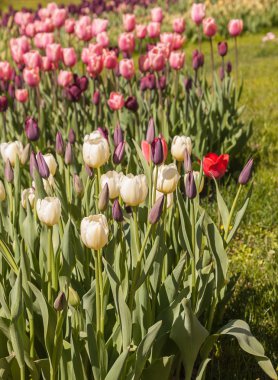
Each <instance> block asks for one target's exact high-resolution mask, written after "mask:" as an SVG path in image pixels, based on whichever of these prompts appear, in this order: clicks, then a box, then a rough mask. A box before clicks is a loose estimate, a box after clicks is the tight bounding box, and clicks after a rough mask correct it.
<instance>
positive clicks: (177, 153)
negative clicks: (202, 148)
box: [171, 136, 192, 161]
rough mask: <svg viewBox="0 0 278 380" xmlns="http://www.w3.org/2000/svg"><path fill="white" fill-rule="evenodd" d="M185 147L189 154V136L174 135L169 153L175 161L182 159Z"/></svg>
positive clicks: (190, 145) (190, 147)
mask: <svg viewBox="0 0 278 380" xmlns="http://www.w3.org/2000/svg"><path fill="white" fill-rule="evenodd" d="M185 149H187V151H188V153H189V154H190V155H191V152H192V142H191V138H190V137H187V136H175V137H174V139H173V141H172V146H171V154H172V156H173V157H174V159H175V160H177V161H183V160H184V153H185Z"/></svg>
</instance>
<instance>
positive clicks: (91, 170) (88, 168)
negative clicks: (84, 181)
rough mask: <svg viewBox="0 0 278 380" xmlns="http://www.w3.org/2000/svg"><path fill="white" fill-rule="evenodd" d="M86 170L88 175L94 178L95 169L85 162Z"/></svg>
mask: <svg viewBox="0 0 278 380" xmlns="http://www.w3.org/2000/svg"><path fill="white" fill-rule="evenodd" d="M85 170H86V173H87V176H88V177H89V178H93V176H94V171H93V169H91V168H90V166H88V165H87V164H85Z"/></svg>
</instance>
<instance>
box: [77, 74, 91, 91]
mask: <svg viewBox="0 0 278 380" xmlns="http://www.w3.org/2000/svg"><path fill="white" fill-rule="evenodd" d="M75 84H76V85H77V86H78V87H79V88H80V90H81V91H82V92H84V91H86V90H87V88H88V85H89V80H88V78H87V77H86V76H85V75H83V76H82V77H76V78H75Z"/></svg>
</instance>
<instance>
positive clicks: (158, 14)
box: [151, 7, 164, 23]
mask: <svg viewBox="0 0 278 380" xmlns="http://www.w3.org/2000/svg"><path fill="white" fill-rule="evenodd" d="M151 18H152V21H153V22H158V23H161V22H162V20H163V18H164V15H163V10H162V9H161V8H160V7H156V8H153V9H152V10H151Z"/></svg>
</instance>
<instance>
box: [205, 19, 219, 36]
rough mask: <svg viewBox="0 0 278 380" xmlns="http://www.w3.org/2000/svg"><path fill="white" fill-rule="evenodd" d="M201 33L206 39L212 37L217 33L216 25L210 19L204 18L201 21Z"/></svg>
mask: <svg viewBox="0 0 278 380" xmlns="http://www.w3.org/2000/svg"><path fill="white" fill-rule="evenodd" d="M203 31H204V34H205V35H206V36H207V37H210V38H211V37H213V36H214V35H215V34H216V32H217V25H216V22H215V20H214V18H212V17H208V18H205V19H204V20H203Z"/></svg>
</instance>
